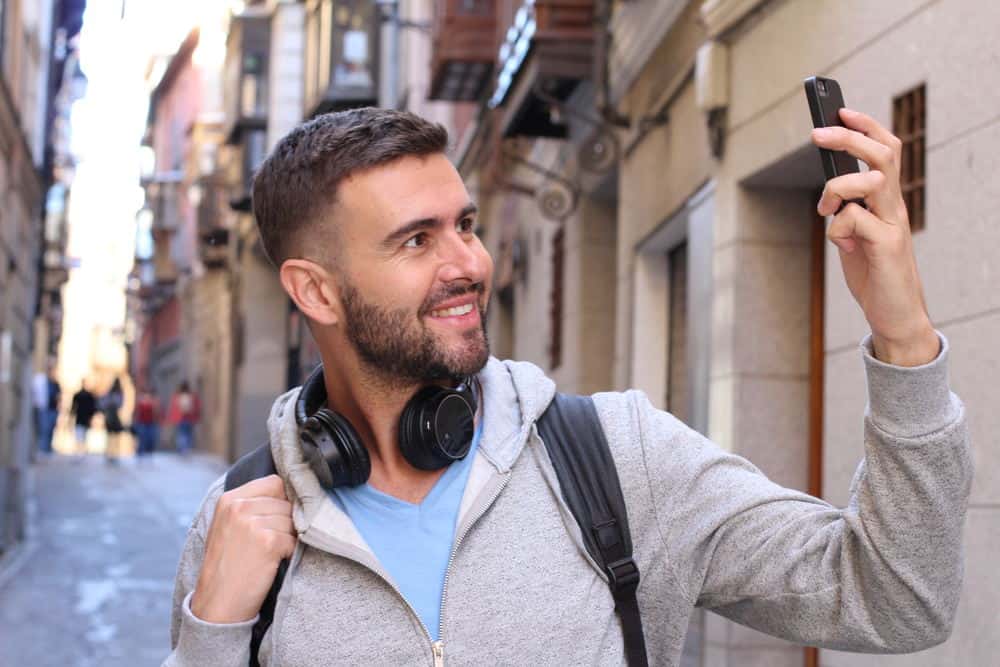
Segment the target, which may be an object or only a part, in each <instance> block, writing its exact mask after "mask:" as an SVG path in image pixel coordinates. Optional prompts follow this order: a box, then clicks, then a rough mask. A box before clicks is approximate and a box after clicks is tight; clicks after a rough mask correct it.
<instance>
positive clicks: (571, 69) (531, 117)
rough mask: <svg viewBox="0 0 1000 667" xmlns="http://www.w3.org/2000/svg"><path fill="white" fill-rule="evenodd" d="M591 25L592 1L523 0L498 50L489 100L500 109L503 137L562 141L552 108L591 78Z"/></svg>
mask: <svg viewBox="0 0 1000 667" xmlns="http://www.w3.org/2000/svg"><path fill="white" fill-rule="evenodd" d="M594 20H595V7H594V0H534V1H532V0H525V2H524V3H523V4H522V6H521V7H520V9H518V11H517V13H516V14H515V17H514V21H513V23H512V25H511V26H510V28H509V29H508V30H507V33H506V34H507V37H506V39H505V41H504V43H503V44H501V45H500V50H499V55H498V62H497V69H498V73H497V77H496V86H495V88H494V91H493V95H492V97H491V98H490V100H489V104H490V106H491V107H494V108H495V107H501V106H502V107H504V113H503V119H502V121H501V125H502V128H503V134H504V136H514V135H523V136H536V137H537V136H544V137H554V138H562V137H565V136H566V132H567V128H566V126H565V124H564V123H562V122H560V121H558V120H554V116H553V114H552V106H553V104H555V103H557V102H564V101H565V100H566V99H567V98H568V97H569V96H570V95H571V94H572V92H573V90H575V88H576V86H577V84H579V82H580V81H581V80H583V79H587V78H590V76H591V75H592V73H593V62H594V61H593V58H594V37H595V26H594ZM529 63H530V65H529ZM539 91H542V92H539Z"/></svg>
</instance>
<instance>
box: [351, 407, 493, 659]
mask: <svg viewBox="0 0 1000 667" xmlns="http://www.w3.org/2000/svg"><path fill="white" fill-rule="evenodd" d="M482 428H483V426H482V422H480V423H479V425H478V427H477V428H476V433H475V436H474V437H473V439H472V445H471V446H470V447H469V453H468V455H467V456H466V457H465V458H464V459H462V460H461V461H456V462H455V463H453V464H451V465H450V466H448V469H447V470H445V472H444V474H443V475H441V477H440V479H438V481H437V482H436V483H435V484H434V487H433V488H432V489H431V490H430V493H428V494H427V496H426V497H425V498H424V499H423V501H422V502H421V503H420V504H419V505H414V504H412V503H408V502H406V501H403V500H399V499H398V498H393V497H392V496H390V495H387V494H385V493H382V492H381V491H378V490H376V489H373V488H372V487H371V486H369V485H368V484H362V485H361V486H356V487H353V488H352V487H343V488H337V489H334V491H333V497H334V499H335V501H336V502H337V503H338V504H339V505H340V507H341V509H343V510H344V511H345V512H347V516H349V517H350V518H351V521H353V522H354V525H355V526H357V528H358V532H360V533H361V536H362V537H364V538H365V541H366V542H367V543H368V546H370V547H371V548H372V550H373V551H374V552H375V556H376V557H378V560H379V562H380V563H381V564H382V566H383V567H384V568H385V570H386V571H387V572H388V573H389V576H390V577H392V579H393V581H394V582H396V585H397V586H398V587H399V590H400V592H401V593H402V594H403V597H405V598H406V600H407V602H409V603H410V604H411V605H412V606H413V609H414V610H415V611H416V612H417V615H418V616H419V617H420V620H421V621H423V623H424V625H425V626H426V627H427V631H428V632H430V635H431V640H432V641H437V640H438V627H439V625H440V619H441V595H442V594H443V592H444V575H445V570H447V569H448V559H449V558H451V548H452V545H453V544H454V542H455V524H456V522H457V521H458V508H459V506H460V505H461V503H462V494H463V493H464V492H465V483H466V482H467V481H468V479H469V471H470V470H471V468H472V460H473V458H475V453H476V449H477V447H478V445H479V436H480V434H481V433H482Z"/></svg>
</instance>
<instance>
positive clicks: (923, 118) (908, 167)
mask: <svg viewBox="0 0 1000 667" xmlns="http://www.w3.org/2000/svg"><path fill="white" fill-rule="evenodd" d="M892 132H893V134H895V135H896V136H897V137H899V138H900V140H901V141H902V142H903V156H902V161H901V163H900V176H899V182H900V186H901V187H902V190H903V201H904V202H905V203H906V210H907V211H909V212H910V229H911V230H912V231H914V232H916V231H920V230H921V229H923V228H924V226H925V225H926V218H925V202H926V196H925V184H926V177H925V170H924V165H925V163H926V159H925V158H926V155H927V139H926V137H927V93H926V86H925V85H923V84H921V85H920V86H919V87H917V88H914V89H913V90H910V91H908V92H906V93H904V94H902V95H900V96H899V97H897V98H895V99H894V100H893V101H892Z"/></svg>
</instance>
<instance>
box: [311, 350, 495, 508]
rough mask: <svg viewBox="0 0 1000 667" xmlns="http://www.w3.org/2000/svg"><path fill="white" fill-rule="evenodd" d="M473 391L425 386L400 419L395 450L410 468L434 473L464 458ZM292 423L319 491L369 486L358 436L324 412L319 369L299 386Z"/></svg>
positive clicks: (470, 430)
mask: <svg viewBox="0 0 1000 667" xmlns="http://www.w3.org/2000/svg"><path fill="white" fill-rule="evenodd" d="M472 387H473V381H472V380H471V379H470V380H467V381H465V382H463V383H462V384H460V385H459V386H458V387H457V388H455V389H449V388H448V387H438V386H429V387H424V388H423V389H421V390H420V391H418V392H417V393H416V395H414V397H413V398H411V399H410V400H409V402H408V403H407V404H406V407H405V408H403V414H402V415H400V417H399V448H400V450H401V451H402V452H403V457H404V458H405V459H406V460H407V461H408V462H409V463H410V465H412V466H413V467H415V468H419V469H420V470H439V469H441V468H444V467H446V466H448V465H449V464H451V463H452V462H454V461H458V460H460V459H463V458H465V456H466V455H467V454H468V453H469V448H470V447H471V446H472V437H473V434H474V432H475V424H474V421H475V415H476V406H477V398H476V395H475V393H474V390H473V388H472ZM295 421H296V423H297V424H298V427H299V444H300V446H301V447H302V453H303V454H304V455H305V459H306V461H308V462H309V466H310V467H311V468H312V470H313V472H314V473H316V477H317V478H318V479H319V482H320V484H322V485H323V487H324V488H326V489H333V488H334V487H337V486H358V485H360V484H364V483H365V482H366V481H368V476H369V475H370V474H371V470H372V465H371V460H370V459H369V458H368V450H367V449H365V446H364V444H363V443H362V442H361V438H359V437H358V432H357V431H355V430H354V427H353V426H351V424H350V422H348V421H347V419H345V418H344V417H343V416H342V415H339V414H337V413H336V412H334V411H333V410H330V409H329V408H327V407H326V384H325V383H324V379H323V366H322V364H321V365H320V366H318V367H317V368H316V370H314V371H313V372H312V374H311V375H310V376H309V379H307V380H306V381H305V384H303V385H302V391H301V392H299V397H298V399H297V400H296V401H295Z"/></svg>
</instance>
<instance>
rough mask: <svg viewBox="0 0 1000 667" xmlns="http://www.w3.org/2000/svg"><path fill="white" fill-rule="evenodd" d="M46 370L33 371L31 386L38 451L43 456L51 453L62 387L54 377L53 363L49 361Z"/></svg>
mask: <svg viewBox="0 0 1000 667" xmlns="http://www.w3.org/2000/svg"><path fill="white" fill-rule="evenodd" d="M46 370H47V372H45V373H43V372H41V371H39V372H38V373H35V377H34V379H33V381H32V387H31V390H32V399H33V403H34V407H35V427H36V434H37V436H38V452H39V454H42V455H43V456H48V455H50V454H52V435H53V433H55V430H56V419H57V418H58V417H59V403H60V401H61V400H62V389H61V387H60V386H59V383H58V382H57V381H56V379H55V365H54V364H53V363H52V362H49V364H48V365H47V368H46Z"/></svg>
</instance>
